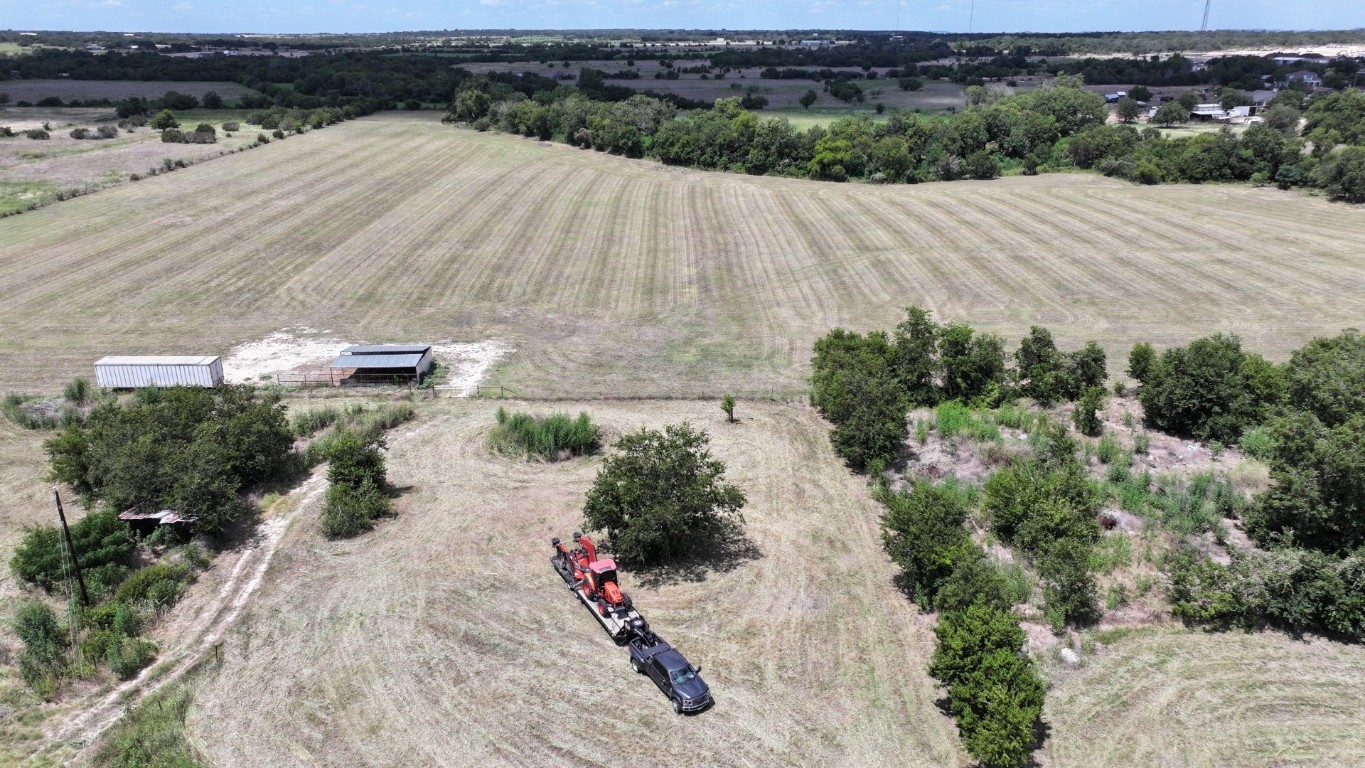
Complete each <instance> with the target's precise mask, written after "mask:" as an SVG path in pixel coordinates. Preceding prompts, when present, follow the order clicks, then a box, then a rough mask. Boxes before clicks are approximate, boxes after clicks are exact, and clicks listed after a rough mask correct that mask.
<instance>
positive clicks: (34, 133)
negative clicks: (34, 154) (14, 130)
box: [24, 128, 52, 141]
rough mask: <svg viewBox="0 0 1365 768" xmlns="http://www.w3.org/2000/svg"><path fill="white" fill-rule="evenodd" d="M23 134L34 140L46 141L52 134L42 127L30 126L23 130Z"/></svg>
mask: <svg viewBox="0 0 1365 768" xmlns="http://www.w3.org/2000/svg"><path fill="white" fill-rule="evenodd" d="M24 135H25V136H27V137H28V138H30V139H33V140H35V141H47V140H48V139H51V138H52V134H50V133H48V132H47V131H46V130H44V129H42V128H30V129H29V130H27V131H24Z"/></svg>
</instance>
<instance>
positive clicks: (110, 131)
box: [95, 125, 118, 139]
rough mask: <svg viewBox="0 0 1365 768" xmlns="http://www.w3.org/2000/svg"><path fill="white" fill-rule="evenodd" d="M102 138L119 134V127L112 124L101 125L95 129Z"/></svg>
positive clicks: (114, 136) (110, 137) (109, 137)
mask: <svg viewBox="0 0 1365 768" xmlns="http://www.w3.org/2000/svg"><path fill="white" fill-rule="evenodd" d="M95 132H96V133H98V134H99V137H100V138H101V139H112V138H116V137H117V136H118V129H117V128H115V127H114V126H112V125H101V126H100V127H99V128H97V129H95Z"/></svg>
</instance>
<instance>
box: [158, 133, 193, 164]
mask: <svg viewBox="0 0 1365 768" xmlns="http://www.w3.org/2000/svg"><path fill="white" fill-rule="evenodd" d="M161 141H162V143H163V144H185V143H187V142H188V141H189V140H188V139H186V138H185V134H184V133H182V132H181V131H180V129H179V128H166V129H164V130H162V131H161ZM166 170H170V168H167V169H166Z"/></svg>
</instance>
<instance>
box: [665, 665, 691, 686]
mask: <svg viewBox="0 0 1365 768" xmlns="http://www.w3.org/2000/svg"><path fill="white" fill-rule="evenodd" d="M696 676H697V670H695V669H693V668H692V667H691V666H688V667H684V668H683V669H674V670H670V671H669V673H668V677H669V679H671V680H672V681H673V684H674V685H678V684H681V683H685V682H687V681H688V680H691V679H692V678H694V677H696Z"/></svg>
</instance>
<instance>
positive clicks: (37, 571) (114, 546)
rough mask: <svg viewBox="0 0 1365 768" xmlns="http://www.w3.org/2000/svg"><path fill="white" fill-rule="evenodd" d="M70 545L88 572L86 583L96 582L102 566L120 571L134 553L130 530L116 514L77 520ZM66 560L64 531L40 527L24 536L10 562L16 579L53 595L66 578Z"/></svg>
mask: <svg viewBox="0 0 1365 768" xmlns="http://www.w3.org/2000/svg"><path fill="white" fill-rule="evenodd" d="M71 543H72V545H73V546H74V547H75V548H76V556H77V557H79V558H80V561H81V568H82V569H83V570H84V571H86V574H85V575H86V578H87V581H90V580H93V578H97V577H98V576H99V575H100V573H101V568H102V567H103V566H109V565H114V566H118V567H119V568H121V567H122V566H123V565H124V564H126V563H127V561H128V558H129V556H130V555H132V553H133V539H132V537H131V536H129V534H128V526H127V524H126V523H124V522H123V521H121V520H119V519H118V513H116V512H114V511H113V510H102V511H97V512H91V513H90V514H88V515H86V516H85V517H83V518H81V519H80V520H77V521H76V522H75V523H74V524H72V525H71ZM66 559H67V555H66V543H65V542H64V541H63V538H62V532H61V529H60V528H58V527H57V526H55V525H40V526H37V527H36V528H31V529H29V531H28V532H27V533H25V534H24V538H23V539H22V540H21V541H20V542H19V546H18V547H16V548H15V550H14V556H13V557H12V558H11V559H10V568H11V569H12V570H13V571H14V575H15V576H18V577H19V578H20V579H22V580H24V581H26V582H28V583H30V584H35V585H37V586H40V587H42V588H43V589H45V590H48V591H49V592H50V591H52V588H53V587H54V586H56V585H57V584H58V583H60V582H61V581H62V580H63V579H65V578H66V568H65V567H64V566H63V562H64V561H65V560H66ZM103 573H105V574H117V573H118V572H117V571H104V572H103ZM110 586H113V585H110Z"/></svg>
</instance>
